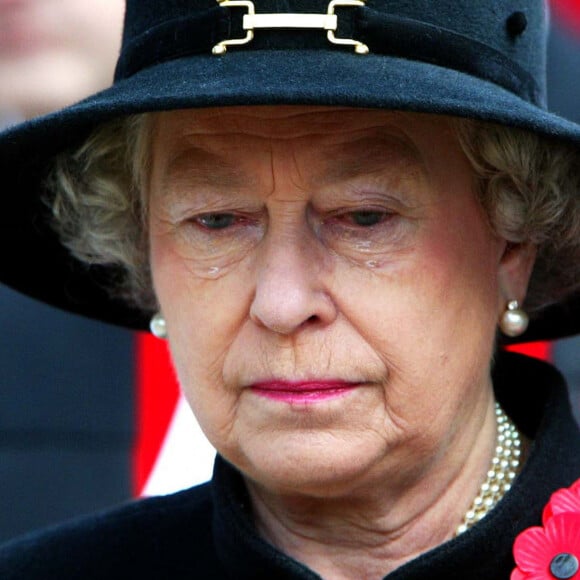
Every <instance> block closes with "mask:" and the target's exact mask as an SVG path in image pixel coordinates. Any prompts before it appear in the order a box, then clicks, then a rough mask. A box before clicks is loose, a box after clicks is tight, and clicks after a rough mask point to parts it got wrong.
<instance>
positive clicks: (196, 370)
mask: <svg viewBox="0 0 580 580" xmlns="http://www.w3.org/2000/svg"><path fill="white" fill-rule="evenodd" d="M167 242H168V240H166V239H164V238H163V237H158V238H154V237H152V240H151V267H152V272H153V284H154V288H155V292H156V295H157V299H158V301H159V304H160V310H161V312H162V313H163V315H164V317H165V319H166V321H167V328H168V333H169V341H170V345H171V351H172V354H173V359H174V364H175V367H176V370H177V373H178V376H179V379H180V382H181V384H182V386H183V388H184V389H185V390H186V391H187V390H190V387H189V385H196V389H201V388H204V386H205V385H212V384H213V385H219V384H221V383H222V382H223V377H222V369H223V360H224V358H225V357H226V356H227V353H228V350H229V348H230V345H231V343H232V342H233V341H234V339H235V337H236V335H237V332H238V329H239V328H240V326H241V325H242V324H243V321H244V320H245V319H246V317H247V312H248V310H249V300H250V295H251V293H250V291H249V288H250V285H249V281H247V280H246V279H245V278H246V276H245V275H244V272H247V268H243V267H240V268H239V270H236V271H235V272H231V273H230V275H227V276H222V277H219V278H216V279H207V278H202V277H199V276H196V275H194V273H192V271H191V269H190V268H189V267H188V263H187V261H184V260H183V258H182V257H181V256H180V255H179V254H177V253H175V252H174V251H173V249H172V247H171V245H170V244H169V243H167ZM246 288H247V289H248V291H247V292H245V291H244V289H246Z"/></svg>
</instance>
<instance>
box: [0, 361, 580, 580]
mask: <svg viewBox="0 0 580 580" xmlns="http://www.w3.org/2000/svg"><path fill="white" fill-rule="evenodd" d="M494 386H495V388H496V392H497V396H498V398H499V400H500V401H501V402H502V405H503V406H504V408H505V410H506V412H507V413H508V414H510V415H511V416H512V418H513V419H514V420H515V421H516V423H517V424H518V426H519V428H520V429H521V430H522V431H523V432H524V433H526V434H527V435H528V436H529V437H531V438H532V439H534V443H533V446H532V448H531V453H530V456H529V458H528V460H527V462H526V464H525V466H524V468H523V470H522V472H521V474H520V475H519V476H518V478H517V480H516V482H515V484H514V486H513V487H512V489H511V490H510V492H508V494H507V495H506V496H505V497H504V499H503V500H502V501H501V502H500V503H499V504H498V506H496V508H495V509H494V510H493V511H492V512H490V513H489V514H488V516H487V517H486V518H484V519H483V520H482V521H481V522H479V523H478V524H477V525H476V526H474V527H473V528H472V529H471V530H469V531H468V532H466V533H464V534H462V535H461V536H459V537H458V538H455V539H453V540H451V541H449V542H447V543H445V544H443V545H441V546H439V547H437V548H435V549H434V550H432V551H430V552H428V553H425V554H423V555H421V556H419V557H418V558H417V559H415V560H412V561H411V562H409V563H407V564H406V565H404V566H402V567H401V568H399V569H398V570H395V571H394V572H392V573H391V574H389V575H388V576H386V578H387V579H388V580H425V579H426V578H429V580H465V579H466V578H469V579H470V580H507V579H508V578H509V574H510V572H511V570H512V569H513V567H514V563H513V559H512V545H513V542H514V539H515V537H516V535H517V534H518V533H520V532H521V531H522V530H524V529H526V528H528V527H530V526H533V525H540V523H541V513H542V509H543V507H544V505H545V504H546V503H547V502H548V500H549V498H550V495H551V494H552V493H553V492H554V491H555V490H557V489H559V488H562V487H568V486H569V485H571V483H573V482H574V481H575V480H576V479H577V478H578V477H580V433H579V431H578V427H577V426H576V423H575V422H574V419H573V418H572V415H571V410H570V405H569V402H568V398H567V393H566V388H565V385H564V383H563V379H562V378H561V376H560V375H559V374H558V373H557V371H555V369H553V368H552V367H550V366H549V365H547V364H546V363H542V362H540V361H536V360H533V359H528V358H526V357H522V356H519V355H515V354H509V353H503V354H501V355H500V356H499V358H498V362H497V365H496V368H495V370H494ZM0 578H2V579H3V580H77V579H78V580H96V579H104V578H139V579H142V580H146V579H151V580H153V579H156V580H157V579H159V578H170V579H172V580H179V579H184V580H185V579H191V578H203V579H206V578H216V579H221V578H223V579H226V578H230V579H232V580H234V579H235V580H272V579H273V578H275V579H276V580H315V579H317V578H319V576H318V575H316V574H315V573H314V572H312V571H311V570H309V569H308V568H306V567H305V566H304V565H302V564H301V563H299V562H296V561H295V560H293V559H291V558H289V557H287V556H286V555H284V554H283V553H281V552H279V551H278V550H277V549H275V548H274V547H273V546H271V545H270V544H268V543H267V542H265V541H264V540H262V539H261V538H260V537H259V536H258V534H257V533H256V530H255V528H254V525H253V523H252V519H251V510H250V504H249V501H248V497H247V494H246V491H245V487H244V484H243V480H242V478H241V476H240V474H239V473H238V472H237V471H236V470H235V469H234V468H233V467H232V466H230V465H229V464H227V463H226V462H225V461H223V460H222V459H220V458H218V459H217V461H216V467H215V472H214V477H213V480H212V482H211V484H206V485H203V486H201V487H197V488H193V489H191V490H188V491H185V492H181V493H178V494H175V495H172V496H168V497H161V498H153V499H149V500H144V501H141V502H137V503H133V504H130V505H127V506H125V507H121V508H119V509H116V510H114V511H111V512H105V513H102V514H100V515H97V516H95V517H92V518H88V519H83V520H80V521H77V522H74V523H71V524H67V525H65V526H62V527H59V528H56V529H53V530H51V531H48V532H42V533H39V534H35V535H31V536H28V537H27V538H24V539H21V540H18V541H14V542H11V543H10V544H7V545H6V546H4V547H3V548H0Z"/></svg>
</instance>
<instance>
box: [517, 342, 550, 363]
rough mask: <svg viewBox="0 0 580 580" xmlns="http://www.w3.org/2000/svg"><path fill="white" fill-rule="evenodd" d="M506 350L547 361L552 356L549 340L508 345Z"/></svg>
mask: <svg viewBox="0 0 580 580" xmlns="http://www.w3.org/2000/svg"><path fill="white" fill-rule="evenodd" d="M506 350H509V351H511V352H519V353H521V354H525V355H527V356H531V357H534V358H539V359H541V360H547V361H549V360H551V358H552V344H551V343H550V342H528V343H525V344H517V345H515V346H509V347H507V348H506Z"/></svg>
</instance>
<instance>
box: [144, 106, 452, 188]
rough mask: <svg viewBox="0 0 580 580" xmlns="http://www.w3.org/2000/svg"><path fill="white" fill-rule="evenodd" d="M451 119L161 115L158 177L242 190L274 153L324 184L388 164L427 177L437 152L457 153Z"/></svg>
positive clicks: (310, 112) (267, 110)
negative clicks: (318, 171)
mask: <svg viewBox="0 0 580 580" xmlns="http://www.w3.org/2000/svg"><path fill="white" fill-rule="evenodd" d="M457 147H458V145H457V139H456V137H455V133H454V131H452V129H451V122H450V119H448V118H445V117H437V116H434V115H419V114H413V113H399V112H392V111H381V110H365V109H363V110H357V109H342V108H341V109H339V108H329V107H301V106H277V107H229V108H227V107H226V108H216V109H201V110H184V111H172V112H165V113H160V114H158V115H157V116H156V118H155V121H154V131H153V166H154V173H155V174H156V175H157V177H158V178H161V179H163V181H167V180H169V181H170V180H171V179H173V178H179V177H180V176H182V175H184V174H192V173H194V174H195V175H196V176H197V177H199V178H200V179H201V180H207V179H209V178H210V177H212V178H215V177H216V176H218V175H219V176H222V178H223V180H225V181H227V182H229V183H232V184H233V185H236V182H238V181H244V179H247V178H246V177H245V174H246V173H247V171H246V169H247V167H245V166H247V165H251V164H253V163H255V162H259V161H260V160H262V161H264V162H268V160H269V159H270V156H271V155H272V152H273V151H274V150H285V151H289V152H291V154H292V155H293V156H294V157H296V158H300V157H302V161H303V164H304V165H307V166H314V165H316V166H317V167H318V168H322V170H323V171H324V173H325V177H326V178H329V179H330V178H336V179H340V178H341V177H348V176H349V175H350V174H356V173H362V172H372V171H376V170H378V169H381V168H384V167H385V166H389V165H396V166H398V167H399V168H404V170H405V171H407V172H413V173H414V172H416V171H424V170H426V168H427V167H428V166H429V164H430V163H433V162H434V161H435V160H434V159H431V157H433V154H434V152H441V150H442V149H443V150H446V149H453V148H457Z"/></svg>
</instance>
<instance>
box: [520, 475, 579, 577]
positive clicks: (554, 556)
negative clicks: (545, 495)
mask: <svg viewBox="0 0 580 580" xmlns="http://www.w3.org/2000/svg"><path fill="white" fill-rule="evenodd" d="M542 523H543V526H542V527H540V526H535V527H533V528H528V529H527V530H524V531H523V532H522V533H521V534H520V535H519V536H518V537H517V538H516V541H515V544H514V558H515V561H516V564H517V567H516V568H515V570H514V571H513V572H512V574H511V580H554V579H555V578H556V579H564V578H566V579H570V578H571V579H573V580H580V480H578V481H577V482H576V483H575V484H574V485H572V486H571V487H569V488H566V489H560V490H558V491H557V492H555V493H554V494H553V495H552V497H551V498H550V501H549V502H548V505H547V506H546V507H545V508H544V512H543V514H542Z"/></svg>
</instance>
